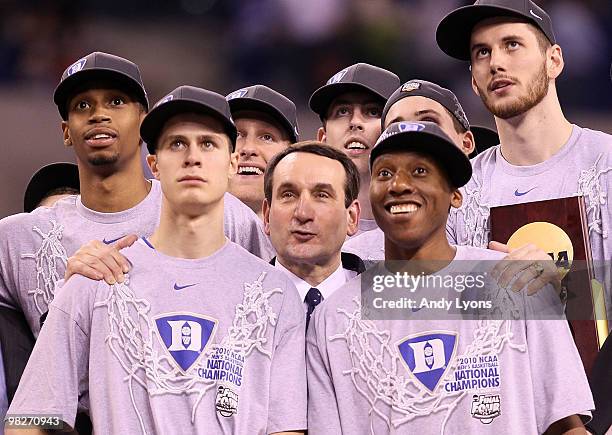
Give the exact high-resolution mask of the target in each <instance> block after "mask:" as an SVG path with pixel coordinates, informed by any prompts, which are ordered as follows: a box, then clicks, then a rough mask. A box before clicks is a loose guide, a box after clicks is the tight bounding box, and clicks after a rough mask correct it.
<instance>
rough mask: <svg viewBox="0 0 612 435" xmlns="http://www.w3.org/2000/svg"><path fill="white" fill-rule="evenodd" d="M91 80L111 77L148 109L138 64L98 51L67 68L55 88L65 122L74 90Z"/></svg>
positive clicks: (58, 105) (55, 96) (57, 101)
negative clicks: (68, 104)
mask: <svg viewBox="0 0 612 435" xmlns="http://www.w3.org/2000/svg"><path fill="white" fill-rule="evenodd" d="M90 80H112V81H113V83H117V88H120V89H125V90H126V91H128V92H129V93H130V94H134V95H135V96H136V98H137V99H138V101H140V102H141V103H142V104H143V105H144V107H145V109H146V110H149V100H148V99H147V92H146V91H145V88H144V85H143V83H142V78H141V77H140V70H139V69H138V65H136V64H135V63H134V62H131V61H129V60H127V59H124V58H122V57H119V56H115V55H112V54H108V53H103V52H101V51H96V52H93V53H90V54H88V55H87V56H85V57H83V58H81V59H79V60H77V61H76V62H75V63H73V64H72V65H70V66H69V67H68V68H66V71H64V74H62V78H61V80H60V82H59V85H57V87H56V88H55V92H54V94H53V101H54V102H55V104H56V105H57V108H58V110H59V112H60V115H61V116H62V119H63V120H64V121H65V120H66V119H68V108H67V107H66V106H67V103H68V100H69V99H70V97H71V96H72V93H73V92H74V91H75V89H78V87H79V86H81V85H82V84H83V83H85V82H87V81H90Z"/></svg>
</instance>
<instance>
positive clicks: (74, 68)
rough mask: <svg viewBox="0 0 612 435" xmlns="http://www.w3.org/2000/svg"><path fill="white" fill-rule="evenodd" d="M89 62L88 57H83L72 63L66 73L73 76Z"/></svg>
mask: <svg viewBox="0 0 612 435" xmlns="http://www.w3.org/2000/svg"><path fill="white" fill-rule="evenodd" d="M86 63H87V58H83V59H81V60H78V61H76V62H75V63H73V64H72V65H70V67H69V68H68V70H67V71H66V74H67V75H68V77H69V76H71V75H72V74H74V73H77V72H79V71H81V70H82V69H83V67H84V66H85V64H86Z"/></svg>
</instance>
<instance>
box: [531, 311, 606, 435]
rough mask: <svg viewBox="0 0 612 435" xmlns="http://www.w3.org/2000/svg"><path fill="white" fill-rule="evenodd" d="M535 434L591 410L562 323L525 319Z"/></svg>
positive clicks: (583, 378)
mask: <svg viewBox="0 0 612 435" xmlns="http://www.w3.org/2000/svg"><path fill="white" fill-rule="evenodd" d="M526 329H527V345H528V349H529V350H528V352H529V364H530V367H531V372H532V377H531V379H532V383H533V394H534V403H535V405H536V406H535V408H536V409H535V411H536V421H537V425H538V433H544V432H545V431H546V429H548V427H549V426H550V425H551V424H552V423H554V422H556V421H558V420H561V419H562V418H565V417H568V416H570V415H573V414H578V415H583V416H586V417H587V419H588V418H590V415H591V413H590V411H591V410H593V409H594V408H595V405H594V403H593V396H592V395H591V390H590V389H589V383H588V381H587V377H586V374H585V372H584V367H583V365H582V361H581V360H580V356H579V354H578V350H577V349H576V346H575V345H574V341H573V339H572V335H571V333H570V330H569V326H568V324H567V321H565V320H527V321H526Z"/></svg>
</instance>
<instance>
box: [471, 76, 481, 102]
mask: <svg viewBox="0 0 612 435" xmlns="http://www.w3.org/2000/svg"><path fill="white" fill-rule="evenodd" d="M472 90H473V91H474V93H475V94H476V95H478V96H479V97H480V92H478V86H476V80H475V79H474V74H472Z"/></svg>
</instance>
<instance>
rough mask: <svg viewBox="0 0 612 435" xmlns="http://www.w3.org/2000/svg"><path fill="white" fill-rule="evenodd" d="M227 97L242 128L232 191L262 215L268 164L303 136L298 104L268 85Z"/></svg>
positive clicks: (238, 126) (239, 133) (240, 128)
mask: <svg viewBox="0 0 612 435" xmlns="http://www.w3.org/2000/svg"><path fill="white" fill-rule="evenodd" d="M226 98H227V100H228V101H229V105H230V109H231V111H232V118H233V119H234V122H235V123H236V128H237V129H238V139H237V141H236V151H237V152H238V173H237V174H236V176H235V177H233V178H232V181H231V182H230V192H231V193H232V194H234V195H235V196H236V198H238V199H240V200H241V201H242V202H244V203H245V204H246V205H248V206H249V207H250V208H251V210H253V212H255V214H257V215H258V216H259V217H260V218H262V216H263V215H262V208H261V206H262V202H263V199H264V172H265V169H266V165H267V164H268V161H270V159H271V158H272V156H274V155H275V154H276V153H278V152H279V151H282V150H283V149H285V148H287V147H288V146H289V145H290V144H292V143H295V142H297V141H298V140H299V129H298V122H297V113H296V108H295V104H294V103H293V101H291V100H290V99H289V98H287V97H285V96H284V95H282V94H280V93H278V92H276V91H275V90H273V89H270V88H269V87H267V86H264V85H255V86H249V87H246V88H242V89H238V90H237V91H234V92H232V93H230V94H229V95H228V96H227V97H226Z"/></svg>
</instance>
